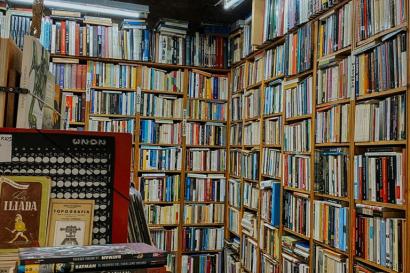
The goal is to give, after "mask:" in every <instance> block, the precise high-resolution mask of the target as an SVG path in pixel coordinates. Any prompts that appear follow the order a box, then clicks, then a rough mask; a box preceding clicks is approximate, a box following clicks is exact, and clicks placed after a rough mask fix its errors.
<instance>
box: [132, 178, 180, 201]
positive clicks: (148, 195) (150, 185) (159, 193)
mask: <svg viewBox="0 0 410 273" xmlns="http://www.w3.org/2000/svg"><path fill="white" fill-rule="evenodd" d="M139 185H140V189H139V190H140V192H141V195H142V197H143V198H144V201H145V202H177V201H179V199H180V187H181V177H180V175H166V176H165V175H164V174H153V175H150V176H147V175H145V176H142V177H140V178H139Z"/></svg>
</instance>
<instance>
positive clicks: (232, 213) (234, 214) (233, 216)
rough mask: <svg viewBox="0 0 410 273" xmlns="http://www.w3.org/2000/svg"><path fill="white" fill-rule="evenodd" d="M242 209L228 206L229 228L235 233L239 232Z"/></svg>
mask: <svg viewBox="0 0 410 273" xmlns="http://www.w3.org/2000/svg"><path fill="white" fill-rule="evenodd" d="M240 214H241V212H240V210H239V209H236V208H234V207H229V208H228V230H229V231H231V232H233V233H234V234H239V223H240V220H239V219H240V218H239V217H240Z"/></svg>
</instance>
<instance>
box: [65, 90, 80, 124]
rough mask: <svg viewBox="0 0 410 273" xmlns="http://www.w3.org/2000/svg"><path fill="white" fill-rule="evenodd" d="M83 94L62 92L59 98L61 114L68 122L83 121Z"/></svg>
mask: <svg viewBox="0 0 410 273" xmlns="http://www.w3.org/2000/svg"><path fill="white" fill-rule="evenodd" d="M85 108H86V98H85V93H83V94H75V93H67V92H64V93H63V94H62V97H61V113H62V114H63V116H64V117H65V118H66V119H67V121H68V122H84V121H85Z"/></svg>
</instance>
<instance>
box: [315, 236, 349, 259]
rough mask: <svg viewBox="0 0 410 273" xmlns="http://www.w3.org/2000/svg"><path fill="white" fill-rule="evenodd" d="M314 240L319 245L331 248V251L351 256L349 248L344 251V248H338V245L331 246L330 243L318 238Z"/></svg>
mask: <svg viewBox="0 0 410 273" xmlns="http://www.w3.org/2000/svg"><path fill="white" fill-rule="evenodd" d="M313 242H314V243H315V244H316V245H319V246H321V247H324V248H327V249H330V250H331V251H333V252H336V253H338V254H342V255H344V256H349V250H347V251H344V250H341V249H338V248H336V247H333V246H330V245H328V244H326V243H323V242H321V241H318V240H313Z"/></svg>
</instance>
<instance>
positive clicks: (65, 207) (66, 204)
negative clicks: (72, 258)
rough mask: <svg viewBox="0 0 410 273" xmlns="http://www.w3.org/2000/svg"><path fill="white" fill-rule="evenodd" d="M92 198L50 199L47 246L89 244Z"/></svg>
mask: <svg viewBox="0 0 410 273" xmlns="http://www.w3.org/2000/svg"><path fill="white" fill-rule="evenodd" d="M94 203H95V201H94V200H67V199H51V200H50V209H49V220H48V226H47V235H48V236H47V246H65V245H80V246H81V245H90V244H91V238H92V237H91V236H92V230H93V220H94Z"/></svg>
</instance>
